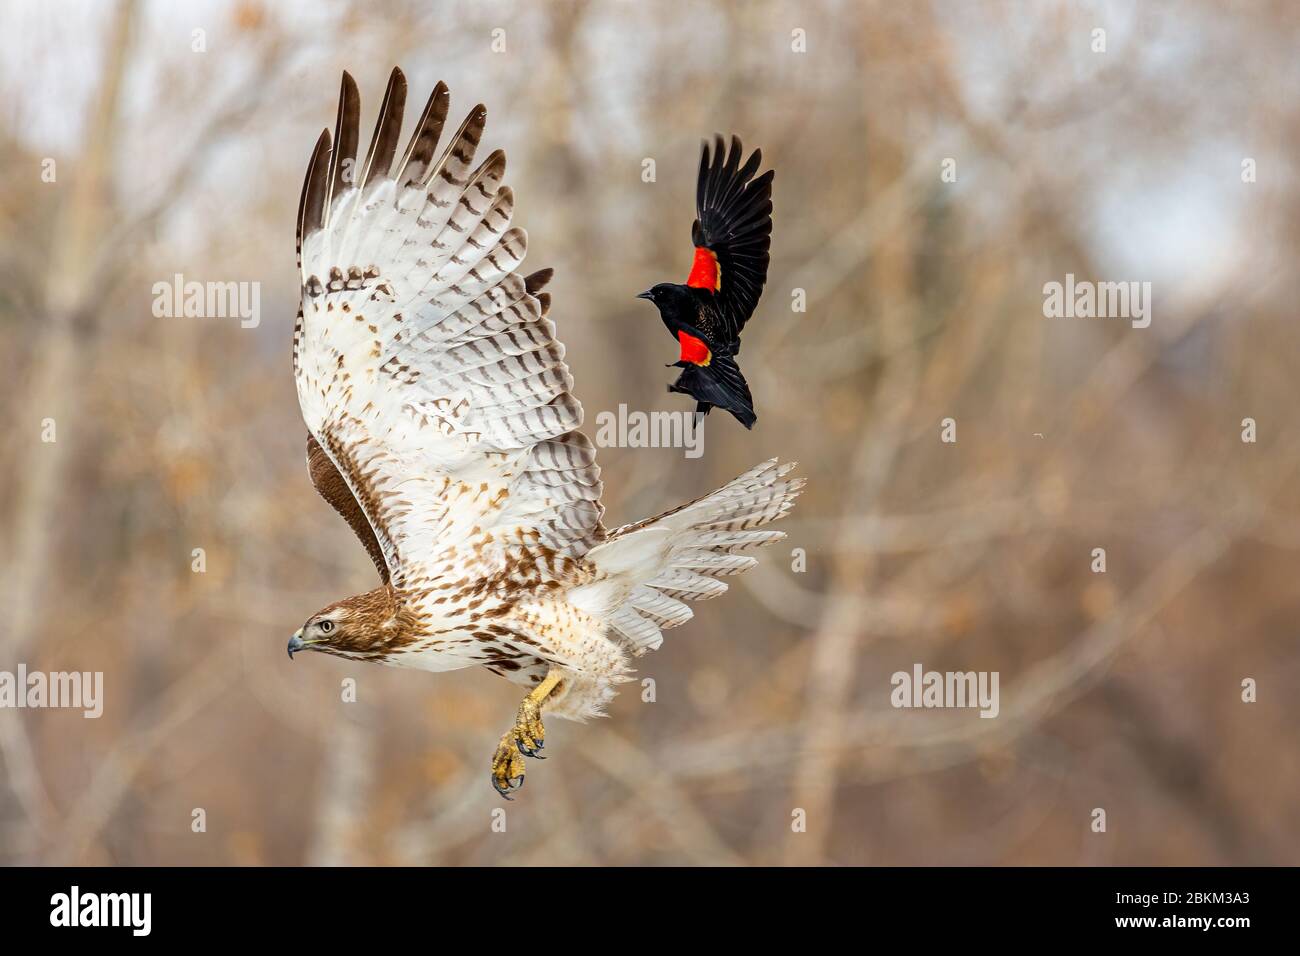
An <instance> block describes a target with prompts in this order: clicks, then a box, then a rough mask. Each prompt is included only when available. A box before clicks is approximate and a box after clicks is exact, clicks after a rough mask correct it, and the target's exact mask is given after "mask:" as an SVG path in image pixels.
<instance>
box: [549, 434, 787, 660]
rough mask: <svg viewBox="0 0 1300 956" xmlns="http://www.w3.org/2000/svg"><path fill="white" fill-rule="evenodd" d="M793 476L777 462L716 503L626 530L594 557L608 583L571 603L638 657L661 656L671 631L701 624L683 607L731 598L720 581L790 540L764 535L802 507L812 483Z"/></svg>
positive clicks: (715, 496) (722, 493) (695, 504)
mask: <svg viewBox="0 0 1300 956" xmlns="http://www.w3.org/2000/svg"><path fill="white" fill-rule="evenodd" d="M793 468H794V462H787V463H786V464H779V463H778V462H777V460H776V459H775V458H773V459H771V460H770V461H765V462H763V463H762V464H761V465H757V466H756V467H754V468H751V469H750V470H749V471H747V472H745V473H744V474H743V475H741V476H740V477H739V478H736V479H734V480H732V481H730V482H728V483H727V484H725V485H723V486H722V487H721V488H719V489H718V490H717V491H715V492H713V493H712V494H710V495H705V496H704V497H703V498H700V499H698V500H696V501H692V502H690V503H689V504H685V505H682V506H681V507H679V508H676V509H674V510H672V511H669V512H666V513H664V514H661V515H659V516H658V517H656V518H647V519H646V520H645V521H640V522H637V523H636V524H631V525H626V526H624V527H622V528H619V529H618V530H617V531H614V532H613V533H612V534H611V535H610V538H609V540H608V541H606V542H605V543H604V544H602V545H599V546H598V547H596V548H593V549H592V550H591V551H589V552H588V553H587V556H586V560H587V561H589V562H591V563H592V564H594V565H595V566H596V568H597V569H598V570H600V571H602V572H604V577H602V578H601V579H600V580H598V581H596V582H594V583H592V584H589V585H586V586H585V587H583V588H579V589H575V591H573V592H572V593H571V595H570V597H569V600H570V601H571V602H572V603H574V604H578V605H579V606H582V607H584V608H586V609H588V610H590V611H592V612H594V613H597V614H599V615H600V616H602V617H603V618H604V619H605V620H607V621H608V622H609V623H610V625H611V627H612V629H613V632H614V635H615V636H617V637H621V638H622V639H623V642H624V643H625V644H626V645H627V648H628V650H629V651H630V652H631V653H632V654H634V655H636V656H640V655H641V654H644V653H645V652H646V651H651V650H654V649H655V648H657V647H658V646H659V645H660V644H661V643H662V642H663V634H662V633H661V631H662V630H663V629H665V628H670V627H677V626H679V625H681V624H685V623H686V622H687V621H689V620H690V619H691V617H692V616H693V612H692V611H691V609H690V607H689V606H688V605H686V604H685V603H683V602H685V601H703V600H707V599H708V598H712V597H717V596H718V595H719V594H721V593H722V592H723V591H725V590H727V585H726V582H725V581H721V580H718V579H719V578H723V577H726V576H727V575H731V574H739V573H740V572H741V571H746V570H748V569H749V568H752V567H753V566H754V565H755V564H756V563H757V561H756V559H755V558H753V557H750V556H749V555H747V554H743V553H741V552H744V551H748V550H750V549H752V548H757V547H759V546H761V545H764V544H770V543H771V542H773V541H779V540H780V539H782V538H784V537H785V532H784V531H765V530H759V529H761V528H762V526H763V525H765V524H768V523H769V522H772V521H775V520H776V519H777V518H779V517H781V516H782V515H783V514H785V513H786V512H787V511H789V510H790V509H791V508H792V507H794V499H795V498H796V497H797V496H798V494H799V492H800V490H801V489H802V488H803V485H804V479H802V478H791V477H788V475H789V473H790V471H791V470H792V469H793Z"/></svg>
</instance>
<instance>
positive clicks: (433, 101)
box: [397, 80, 451, 185]
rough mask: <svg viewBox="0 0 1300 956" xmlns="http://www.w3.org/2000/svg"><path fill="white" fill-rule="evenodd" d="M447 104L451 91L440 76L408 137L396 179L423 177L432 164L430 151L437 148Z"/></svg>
mask: <svg viewBox="0 0 1300 956" xmlns="http://www.w3.org/2000/svg"><path fill="white" fill-rule="evenodd" d="M450 106H451V94H450V93H449V91H448V90H447V84H446V83H443V82H442V81H441V80H439V81H438V84H437V85H436V86H435V87H434V88H433V92H432V93H430V94H429V99H428V102H426V103H425V105H424V112H423V113H422V114H420V121H419V122H418V123H416V124H415V131H414V132H413V133H412V134H411V141H410V143H408V144H407V147H406V152H405V153H404V154H403V156H402V164H401V166H400V167H399V168H398V172H397V181H398V182H399V183H401V184H402V185H406V184H408V183H418V182H423V181H424V174H425V173H426V172H428V170H429V167H430V166H431V165H432V162H433V154H434V152H435V151H436V150H437V148H438V140H439V138H440V137H441V136H442V127H443V124H444V123H446V121H447V110H448V109H449V108H450Z"/></svg>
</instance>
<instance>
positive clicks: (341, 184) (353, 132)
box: [325, 70, 361, 221]
mask: <svg viewBox="0 0 1300 956" xmlns="http://www.w3.org/2000/svg"><path fill="white" fill-rule="evenodd" d="M360 125H361V94H360V93H359V92H358V90H357V81H356V80H354V79H353V78H352V74H351V73H349V72H348V71H347V70H344V71H343V80H342V82H341V83H340V84H339V111H338V118H337V120H336V121H335V123H334V152H333V153H332V154H331V155H330V171H329V178H328V182H329V198H328V199H327V200H326V204H325V219H326V221H328V220H329V207H330V203H331V202H332V201H333V198H334V197H335V196H337V195H339V194H340V193H342V192H344V191H345V190H346V189H347V188H348V187H349V186H351V185H352V180H354V179H355V178H356V162H357V141H358V139H359V137H360Z"/></svg>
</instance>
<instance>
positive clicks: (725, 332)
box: [637, 136, 773, 428]
mask: <svg viewBox="0 0 1300 956" xmlns="http://www.w3.org/2000/svg"><path fill="white" fill-rule="evenodd" d="M742 155H744V150H743V148H742V147H741V145H740V140H739V139H738V138H736V137H735V136H733V137H731V151H730V152H728V151H727V150H726V149H725V147H724V145H723V141H722V137H721V136H719V137H717V140H716V142H715V143H714V145H713V150H712V153H711V154H710V151H709V144H708V143H705V144H704V146H703V148H702V150H701V151H700V174H699V177H698V178H697V179H696V181H695V213H696V219H695V222H694V223H692V224H691V242H692V243H693V244H694V246H695V258H694V259H693V260H692V263H691V271H690V275H688V276H687V277H686V284H685V285H677V284H675V283H672V282H661V283H659V284H658V285H657V286H654V287H653V288H651V289H647V290H646V291H645V292H642V293H641V294H640V295H639V296H637V298H639V299H649V300H650V301H651V302H653V303H654V304H655V306H656V307H657V308H658V309H659V317H660V318H662V319H663V322H664V325H666V326H667V327H668V332H669V334H670V335H672V336H673V337H674V338H676V339H677V341H678V343H679V344H680V345H681V357H680V358H679V359H678V360H677V361H676V362H674V363H673V366H670V367H677V368H681V369H684V371H683V372H682V374H681V375H679V376H678V377H677V381H675V382H673V384H671V385H669V386H668V391H670V392H682V393H684V394H686V395H690V396H691V397H693V398H694V399H695V400H696V405H695V412H696V414H697V415H707V414H709V410H710V409H712V408H713V407H714V406H717V407H718V408H723V409H726V410H727V411H729V412H731V414H732V415H734V416H735V418H736V420H737V421H738V422H740V423H741V424H742V425H744V426H745V427H746V428H753V427H754V422H755V421H757V420H758V416H757V415H755V414H754V400H753V398H751V397H750V394H749V385H748V383H747V382H746V381H745V376H744V375H742V374H741V373H740V366H739V365H737V364H736V355H737V354H739V352H740V332H741V330H742V329H743V328H744V327H745V323H746V322H748V321H749V317H750V316H751V315H753V314H754V309H755V308H757V306H758V300H759V297H760V296H761V295H762V294H763V286H764V285H765V284H766V283H767V265H768V249H769V248H770V247H771V245H772V176H773V172H772V170H770V169H769V170H768V171H767V172H765V173H763V174H762V175H761V176H758V177H757V178H755V176H754V174H755V173H756V172H758V167H759V166H761V165H762V163H763V152H762V150H758V149H756V150H754V152H753V153H752V154H751V155H750V157H749V159H748V160H746V162H745V165H743V166H742V165H741V164H740V157H741V156H742Z"/></svg>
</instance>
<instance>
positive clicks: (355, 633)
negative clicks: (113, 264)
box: [288, 69, 802, 799]
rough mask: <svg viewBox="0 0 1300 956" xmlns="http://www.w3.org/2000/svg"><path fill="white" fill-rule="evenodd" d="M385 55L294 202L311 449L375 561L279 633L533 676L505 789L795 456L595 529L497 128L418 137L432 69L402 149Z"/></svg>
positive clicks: (617, 671)
mask: <svg viewBox="0 0 1300 956" xmlns="http://www.w3.org/2000/svg"><path fill="white" fill-rule="evenodd" d="M405 100H406V80H405V78H404V77H403V76H402V73H401V71H400V70H396V69H395V70H394V71H393V73H392V76H391V77H390V79H389V82H388V89H387V92H386V93H385V94H384V101H383V105H382V106H381V108H380V111H379V119H378V122H377V124H376V126H375V132H374V136H373V138H372V139H371V141H370V146H369V149H368V150H367V151H366V155H365V157H364V159H363V160H362V161H361V162H360V163H358V161H357V146H358V133H357V130H358V116H359V112H360V100H359V97H358V94H357V86H356V83H355V82H354V81H353V79H352V77H351V76H349V75H348V74H347V73H344V74H343V85H342V92H341V94H340V98H339V108H338V119H337V123H336V125H335V131H334V136H333V138H332V139H331V137H330V133H329V130H328V129H327V130H325V131H323V132H322V133H321V136H320V139H319V140H318V141H317V143H316V148H315V151H314V152H313V154H312V157H311V163H310V165H309V166H308V169H307V177H306V181H305V183H304V184H303V190H302V198H301V201H300V205H299V211H298V263H299V270H300V272H301V277H302V304H301V308H300V309H299V312H298V318H297V322H296V324H295V327H294V334H293V371H294V378H295V379H296V382H297V387H298V401H299V404H300V405H301V406H302V414H303V418H304V420H305V421H306V424H307V428H308V431H309V432H310V434H309V435H308V437H307V469H308V472H309V474H310V477H311V481H312V484H313V485H314V486H315V488H316V490H317V491H318V492H320V494H321V496H322V497H324V498H325V500H326V501H328V502H329V503H330V505H332V506H333V507H334V509H335V510H336V511H337V512H338V513H339V514H340V515H342V517H343V518H344V520H346V521H347V523H348V525H349V526H350V527H351V528H352V530H353V531H354V532H355V533H356V535H357V537H358V538H359V539H360V540H361V543H362V545H364V546H365V548H366V551H367V552H368V553H369V555H370V557H371V560H372V561H373V562H374V564H375V569H376V570H377V571H378V572H379V585H378V586H377V587H375V588H373V589H372V590H370V591H367V592H365V593H364V594H357V595H354V596H352V597H349V598H345V599H344V600H341V601H336V602H334V603H333V604H330V605H328V606H326V607H324V608H322V609H321V610H319V611H317V612H316V613H315V614H313V615H311V617H309V618H308V619H307V622H306V623H305V624H303V626H302V627H301V628H299V630H298V631H297V632H296V633H295V634H294V635H293V637H292V639H291V640H290V641H289V648H288V650H289V656H290V657H291V658H292V657H293V655H294V653H295V652H297V651H300V650H311V651H319V652H322V653H325V654H332V655H335V656H338V657H344V658H348V659H351V660H362V661H374V662H376V663H380V664H389V665H395V666H398V667H415V668H420V669H422V670H427V671H451V670H456V669H458V668H462V667H471V666H481V667H486V668H487V669H488V670H490V671H492V672H494V673H496V674H499V675H501V676H503V677H506V678H508V679H509V680H511V681H513V682H515V683H517V684H520V685H522V686H523V687H526V688H528V692H527V695H526V696H525V697H524V700H523V703H522V704H521V705H520V707H519V710H518V713H517V715H516V720H515V724H514V726H513V727H512V728H511V729H510V730H509V731H508V732H507V733H506V734H505V735H504V736H502V738H501V743H500V745H499V746H498V747H497V750H496V752H495V754H494V756H493V759H492V771H491V773H492V784H493V786H494V787H495V788H496V789H497V790H498V792H500V793H501V794H502V795H503V796H506V797H507V799H509V794H510V792H511V791H512V790H514V789H516V788H518V787H519V786H521V785H522V784H523V779H524V759H523V758H524V757H533V756H537V755H538V751H540V750H541V749H542V747H543V745H544V738H545V729H544V727H543V725H542V715H543V714H544V713H545V714H547V715H550V716H555V717H564V718H570V719H575V720H583V719H585V718H588V717H592V716H597V715H600V714H601V713H602V712H603V710H604V708H605V706H606V704H607V703H608V702H609V701H610V699H611V698H612V697H613V696H614V692H615V688H616V686H617V685H618V684H619V683H621V682H623V681H625V680H627V679H629V678H628V673H629V658H631V657H636V656H639V655H641V654H644V653H646V652H647V651H650V650H653V649H654V648H656V647H658V646H659V644H660V642H661V641H662V640H663V635H662V632H663V630H664V629H666V628H671V627H677V626H678V625H681V624H684V623H686V621H688V620H690V618H691V613H692V612H691V608H690V607H689V606H688V605H687V604H686V603H685V602H687V601H694V600H703V599H705V598H711V597H716V596H717V595H719V594H721V593H722V592H723V591H725V590H726V589H727V586H726V584H725V583H724V581H722V580H720V579H721V578H724V577H725V576H727V575H730V574H736V573H738V572H740V571H744V570H745V569H746V568H749V567H752V566H753V565H754V563H755V559H754V558H753V557H751V556H749V555H747V554H744V553H743V552H745V551H747V550H749V549H751V548H754V547H757V546H759V545H763V544H767V543H769V542H772V541H775V540H777V539H779V538H782V537H784V534H783V533H782V532H779V531H771V530H763V529H762V526H763V525H766V524H767V523H768V522H770V521H773V520H775V519H776V518H779V517H780V516H781V515H783V514H785V513H786V512H787V511H789V510H790V508H791V507H792V505H793V503H794V498H795V496H796V495H797V494H798V492H799V489H800V487H801V486H802V480H801V479H798V478H793V477H791V476H790V470H791V468H792V467H793V466H792V465H791V464H778V463H777V461H776V460H775V459H773V460H771V461H767V462H764V463H763V464H760V465H758V466H756V467H754V468H752V469H750V470H749V471H747V472H745V474H743V475H741V476H740V477H739V478H736V479H735V480H734V481H731V482H729V483H728V484H726V485H724V486H723V487H722V488H719V489H718V490H717V491H715V492H713V493H712V494H709V495H705V496H704V497H702V498H699V499H697V500H695V501H692V502H690V503H689V504H685V505H682V506H680V507H677V508H674V509H673V510H672V511H668V512H665V513H664V514H661V515H659V516H657V517H654V518H648V519H646V520H644V521H639V522H636V523H635V524H629V525H625V526H623V527H621V528H618V529H616V530H613V531H609V530H606V528H605V526H604V524H603V523H602V516H603V512H604V508H603V506H602V505H601V502H600V499H601V492H602V484H601V480H600V469H599V468H598V467H597V465H596V453H595V448H594V447H593V446H592V443H591V442H590V441H589V440H588V439H587V438H586V436H584V435H583V434H582V432H580V431H578V427H579V426H580V425H581V423H582V406H581V405H580V404H579V403H578V401H577V399H576V398H574V397H573V394H572V388H573V378H572V376H571V375H570V374H569V369H568V367H567V366H566V365H565V362H564V347H563V346H562V345H561V344H560V343H559V342H558V341H557V340H556V338H555V325H554V323H553V322H552V321H551V319H550V318H549V317H548V313H549V310H550V296H549V294H548V293H546V292H543V291H542V287H543V286H544V285H545V284H546V282H547V281H548V280H549V279H550V277H551V270H549V269H544V270H542V271H540V272H533V273H531V274H530V275H526V276H525V275H521V274H520V271H519V267H520V264H521V263H522V261H523V258H524V252H525V250H526V248H527V244H528V240H527V235H526V234H525V232H524V231H523V230H522V229H520V228H518V227H517V226H512V225H511V214H512V210H513V208H514V195H513V193H512V192H511V191H510V188H509V187H508V186H506V185H505V183H504V176H505V168H506V160H505V155H504V154H503V153H502V152H501V151H500V150H498V151H496V152H493V153H491V154H490V155H489V156H488V157H487V158H486V159H484V160H483V161H482V162H480V163H479V164H478V165H474V159H475V156H476V154H477V152H478V146H479V141H480V139H481V138H482V135H483V124H484V118H485V116H486V110H485V109H484V107H483V106H482V105H479V106H476V107H474V109H472V110H471V111H470V113H469V116H467V117H466V118H465V121H464V122H463V123H461V125H460V127H459V128H458V129H457V130H456V131H455V132H454V133H453V134H452V135H451V138H450V141H449V142H448V143H447V145H446V148H445V149H443V150H442V152H441V153H439V154H437V155H436V156H435V152H436V149H437V145H438V141H439V139H440V138H441V134H442V130H443V123H444V121H445V120H446V117H447V109H448V94H447V88H446V86H445V85H443V84H441V83H439V84H438V85H437V86H436V87H435V88H434V91H433V94H432V96H430V97H429V101H428V104H427V105H426V106H425V108H424V112H423V113H422V114H421V115H420V119H419V121H418V122H417V123H416V126H415V130H414V133H413V134H412V136H411V138H410V141H409V143H408V144H407V146H406V149H405V151H404V152H403V153H402V155H401V157H400V158H398V156H397V146H398V135H399V133H400V131H401V125H402V113H403V107H404V105H405Z"/></svg>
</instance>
